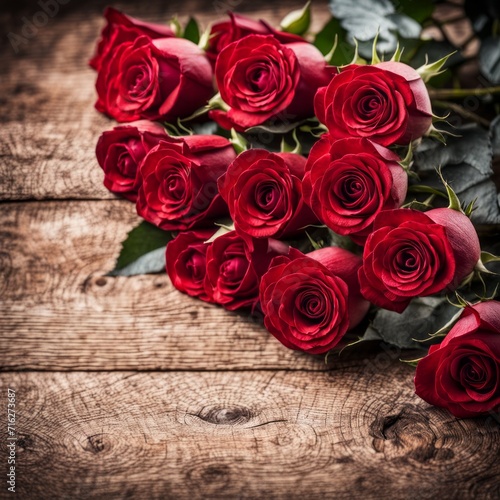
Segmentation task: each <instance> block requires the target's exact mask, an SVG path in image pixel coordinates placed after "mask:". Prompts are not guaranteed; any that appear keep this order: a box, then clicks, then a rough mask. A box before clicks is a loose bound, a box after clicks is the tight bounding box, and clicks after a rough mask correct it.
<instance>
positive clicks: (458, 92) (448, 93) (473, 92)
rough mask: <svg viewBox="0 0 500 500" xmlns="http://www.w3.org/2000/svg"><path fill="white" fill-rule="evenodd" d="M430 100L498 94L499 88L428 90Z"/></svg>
mask: <svg viewBox="0 0 500 500" xmlns="http://www.w3.org/2000/svg"><path fill="white" fill-rule="evenodd" d="M428 90H429V96H430V98H431V99H456V98H461V97H469V96H480V95H490V94H500V86H496V87H485V88H479V89H428Z"/></svg>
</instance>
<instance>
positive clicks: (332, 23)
mask: <svg viewBox="0 0 500 500" xmlns="http://www.w3.org/2000/svg"><path fill="white" fill-rule="evenodd" d="M335 35H337V47H336V49H335V52H334V53H333V56H332V58H331V60H330V61H329V63H330V64H332V65H334V66H345V65H346V64H349V63H350V62H351V61H352V60H353V58H354V52H355V50H354V45H353V44H352V43H349V42H348V40H347V31H346V30H345V29H344V28H342V26H341V25H340V21H339V20H338V19H335V18H334V17H332V18H331V19H330V20H329V21H328V22H327V23H326V24H325V26H324V27H323V29H322V30H321V31H320V32H319V33H318V34H317V35H316V38H315V39H314V45H315V46H316V47H317V48H318V49H319V50H320V51H321V53H322V54H324V55H326V54H328V53H329V52H330V51H331V49H332V47H333V44H334V42H335Z"/></svg>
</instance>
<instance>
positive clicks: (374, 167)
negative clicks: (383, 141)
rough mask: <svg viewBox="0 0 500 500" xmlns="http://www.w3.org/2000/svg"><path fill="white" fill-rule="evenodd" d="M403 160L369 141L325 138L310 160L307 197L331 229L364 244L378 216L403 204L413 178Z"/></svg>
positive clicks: (314, 148)
mask: <svg viewBox="0 0 500 500" xmlns="http://www.w3.org/2000/svg"><path fill="white" fill-rule="evenodd" d="M398 161H400V159H399V157H398V156H397V155H396V154H395V153H393V152H392V151H390V150H389V149H387V148H384V147H383V146H380V145H378V144H375V143H373V142H371V141H369V140H368V139H361V138H349V139H340V140H337V141H332V140H331V138H330V137H328V136H323V137H322V138H321V139H320V140H319V141H318V142H317V143H316V144H315V145H314V146H313V148H312V149H311V152H310V154H309V158H308V160H307V166H306V175H305V176H304V181H303V191H304V199H305V200H306V203H308V204H309V206H310V207H311V208H312V210H313V212H314V213H315V214H316V215H317V216H318V218H319V219H320V220H321V221H322V222H323V223H324V224H326V225H327V226H328V227H329V228H330V229H332V230H333V231H335V232H336V233H338V234H342V235H350V236H351V237H352V239H353V240H354V241H355V242H356V243H359V244H363V243H364V241H365V239H366V237H367V236H368V234H369V233H370V232H371V228H372V225H373V220H374V219H375V216H376V215H377V214H378V213H379V212H381V211H382V210H387V209H391V208H399V207H400V206H401V205H402V204H403V202H404V199H405V196H406V191H407V188H408V176H407V174H406V172H405V171H404V169H403V168H402V167H401V165H399V164H398Z"/></svg>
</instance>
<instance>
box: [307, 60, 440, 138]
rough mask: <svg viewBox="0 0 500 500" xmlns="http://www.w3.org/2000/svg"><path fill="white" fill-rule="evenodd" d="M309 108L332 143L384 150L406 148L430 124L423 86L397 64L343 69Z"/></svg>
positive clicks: (403, 66)
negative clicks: (349, 141) (366, 143)
mask: <svg viewBox="0 0 500 500" xmlns="http://www.w3.org/2000/svg"><path fill="white" fill-rule="evenodd" d="M314 109H315V112H316V116H317V117H318V120H319V121H320V122H321V123H323V124H325V125H326V126H327V128H328V131H329V133H330V134H331V136H332V137H333V138H334V139H341V138H344V137H367V138H369V139H370V140H372V141H373V142H376V143H378V144H382V145H383V146H390V145H392V144H408V143H410V142H411V141H412V140H414V139H418V138H419V137H422V136H423V135H424V134H425V133H426V132H427V130H428V129H429V127H430V126H431V124H432V108H431V101H430V99H429V93H428V92H427V88H426V86H425V83H424V81H423V80H422V78H420V75H419V74H418V73H417V72H416V71H415V70H414V69H413V68H411V67H410V66H408V65H406V64H403V63H399V62H383V63H379V64H376V65H374V66H358V65H351V66H347V67H346V68H344V69H342V70H341V71H340V73H339V74H337V75H335V76H334V77H333V79H332V80H331V82H330V83H329V84H328V86H327V87H325V88H322V89H320V90H319V91H318V93H317V94H316V98H315V102H314Z"/></svg>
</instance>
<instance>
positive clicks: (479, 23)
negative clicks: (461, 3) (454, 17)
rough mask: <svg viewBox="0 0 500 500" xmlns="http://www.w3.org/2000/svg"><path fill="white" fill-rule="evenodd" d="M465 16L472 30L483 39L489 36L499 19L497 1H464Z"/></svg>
mask: <svg viewBox="0 0 500 500" xmlns="http://www.w3.org/2000/svg"><path fill="white" fill-rule="evenodd" d="M465 14H466V15H467V17H468V18H469V20H470V23H471V25H472V29H473V30H474V32H475V33H477V34H478V35H479V38H481V39H483V38H485V37H488V36H490V35H491V33H492V31H493V26H494V25H495V22H496V21H498V19H500V4H499V3H498V0H465Z"/></svg>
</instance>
